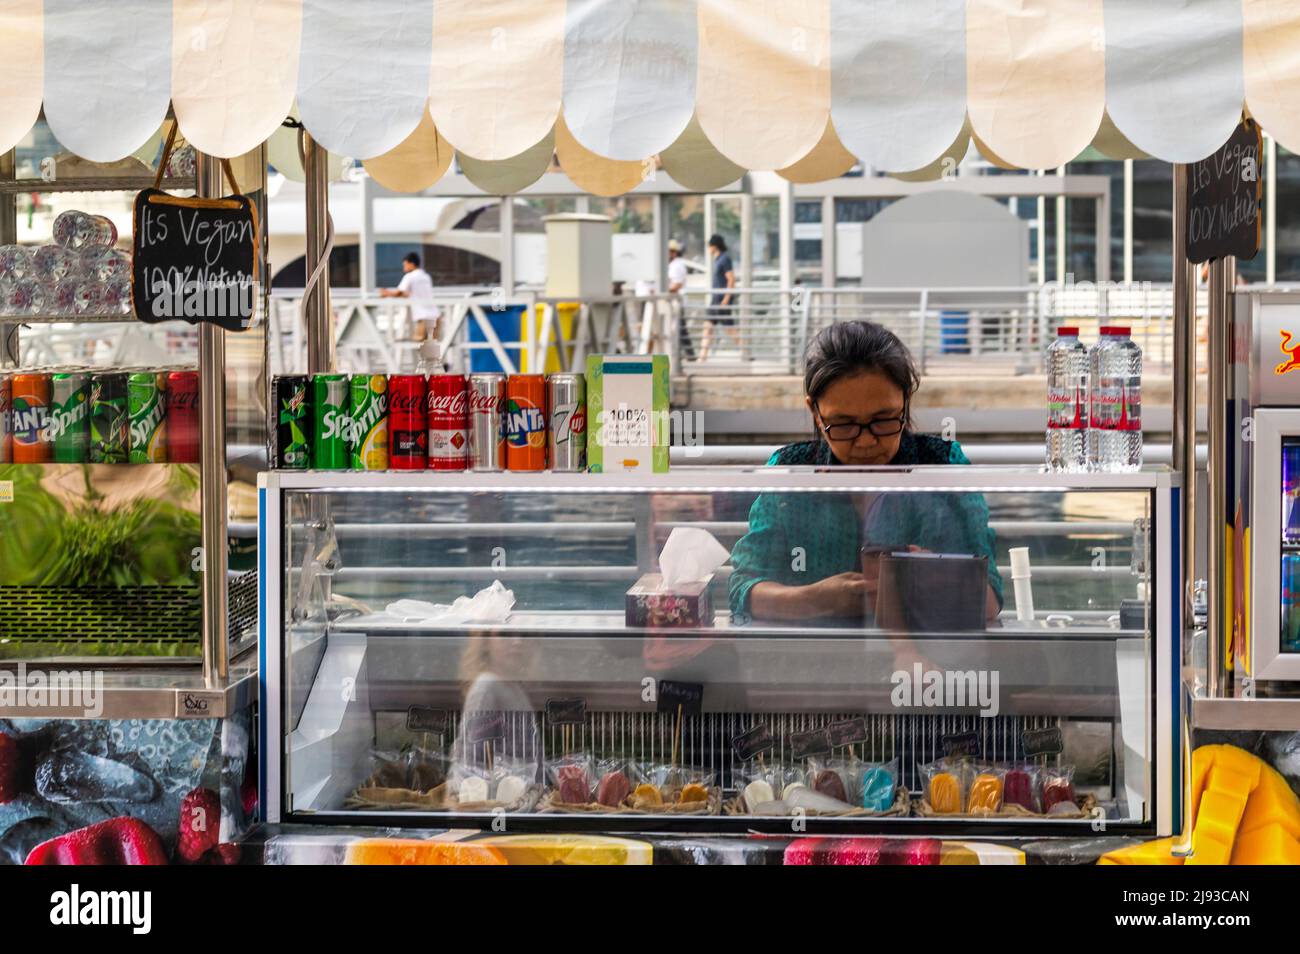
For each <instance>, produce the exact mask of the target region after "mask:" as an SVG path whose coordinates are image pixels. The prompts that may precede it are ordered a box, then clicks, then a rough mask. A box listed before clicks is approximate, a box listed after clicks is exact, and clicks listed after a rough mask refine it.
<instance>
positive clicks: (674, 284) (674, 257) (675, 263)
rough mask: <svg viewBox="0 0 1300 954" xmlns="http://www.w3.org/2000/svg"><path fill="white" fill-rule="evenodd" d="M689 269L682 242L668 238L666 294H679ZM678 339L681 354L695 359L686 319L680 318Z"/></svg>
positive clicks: (691, 359) (693, 346)
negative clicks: (683, 253) (683, 256)
mask: <svg viewBox="0 0 1300 954" xmlns="http://www.w3.org/2000/svg"><path fill="white" fill-rule="evenodd" d="M688 274H689V271H688V269H687V267H686V259H684V258H682V243H681V242H679V241H677V239H669V240H668V294H670V295H680V294H681V293H682V292H683V291H684V290H685V288H686V276H687V275H688ZM677 337H678V340H679V341H680V343H681V348H682V356H683V357H685V358H686V359H687V360H690V361H693V360H694V359H695V345H694V344H693V343H692V342H691V336H690V333H689V332H688V331H687V330H686V321H685V319H683V320H682V322H681V324H680V325H679V326H678V334H677Z"/></svg>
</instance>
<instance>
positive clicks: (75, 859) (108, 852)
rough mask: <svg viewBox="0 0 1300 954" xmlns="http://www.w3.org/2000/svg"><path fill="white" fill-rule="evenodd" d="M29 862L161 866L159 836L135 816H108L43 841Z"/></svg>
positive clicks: (162, 856)
mask: <svg viewBox="0 0 1300 954" xmlns="http://www.w3.org/2000/svg"><path fill="white" fill-rule="evenodd" d="M25 863H26V864H29V865H165V864H167V852H166V851H165V850H164V849H163V844H162V839H160V838H159V837H158V833H157V832H155V831H154V830H153V829H152V828H150V827H149V826H148V825H146V824H145V823H144V822H142V821H140V820H139V819H138V818H127V817H122V818H110V819H109V820H108V821H102V822H100V823H99V824H97V825H89V826H87V827H85V828H78V829H77V830H76V831H70V832H68V833H67V834H66V835H60V836H59V837H58V838H51V839H50V840H49V841H43V842H41V843H40V844H39V845H37V846H36V847H35V848H33V849H32V850H31V853H30V854H29V855H28V856H27V861H26V862H25Z"/></svg>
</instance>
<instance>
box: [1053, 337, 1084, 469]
mask: <svg viewBox="0 0 1300 954" xmlns="http://www.w3.org/2000/svg"><path fill="white" fill-rule="evenodd" d="M1087 430H1088V350H1087V349H1086V348H1085V347H1084V346H1083V343H1082V342H1080V341H1079V329H1078V328H1070V327H1062V328H1057V329H1056V340H1055V341H1053V342H1052V343H1051V345H1049V346H1048V348H1047V469H1048V470H1057V471H1081V470H1084V469H1086V467H1087V463H1088V457H1087Z"/></svg>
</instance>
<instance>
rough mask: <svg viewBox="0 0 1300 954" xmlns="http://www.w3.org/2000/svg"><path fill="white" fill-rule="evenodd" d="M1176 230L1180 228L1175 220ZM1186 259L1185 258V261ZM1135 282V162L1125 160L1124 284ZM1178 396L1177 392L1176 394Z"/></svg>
mask: <svg viewBox="0 0 1300 954" xmlns="http://www.w3.org/2000/svg"><path fill="white" fill-rule="evenodd" d="M1174 228H1175V229H1177V228H1178V224H1177V219H1175V223H1174ZM1185 260H1186V257H1184V261H1185ZM1132 281H1133V160H1132V159H1125V160H1124V284H1126V285H1127V284H1129V283H1131V282H1132ZM1174 393H1175V394H1177V392H1174Z"/></svg>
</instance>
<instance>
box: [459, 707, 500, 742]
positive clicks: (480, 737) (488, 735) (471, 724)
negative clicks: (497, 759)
mask: <svg viewBox="0 0 1300 954" xmlns="http://www.w3.org/2000/svg"><path fill="white" fill-rule="evenodd" d="M505 737H506V714H505V713H504V712H474V713H471V714H470V715H467V716H466V717H465V738H467V739H469V742H470V744H471V745H474V744H477V743H479V742H486V741H488V740H489V739H504V738H505Z"/></svg>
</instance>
